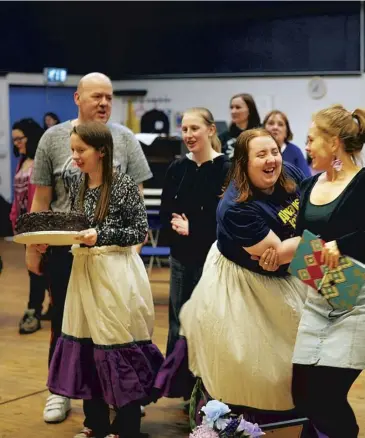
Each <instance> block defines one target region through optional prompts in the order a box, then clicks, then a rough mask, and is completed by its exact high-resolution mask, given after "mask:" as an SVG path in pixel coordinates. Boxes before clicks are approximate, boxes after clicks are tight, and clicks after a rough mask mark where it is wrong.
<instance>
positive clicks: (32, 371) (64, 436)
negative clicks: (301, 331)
mask: <svg viewBox="0 0 365 438" xmlns="http://www.w3.org/2000/svg"><path fill="white" fill-rule="evenodd" d="M0 255H1V256H2V258H3V262H4V270H3V273H2V274H1V275H0V438H14V437H24V438H53V437H55V436H58V437H61V438H72V437H73V435H74V434H75V433H77V432H78V431H79V430H80V428H81V426H82V421H83V414H82V409H81V403H80V402H79V401H73V404H72V406H73V409H72V411H71V413H70V415H69V417H68V418H67V420H66V421H64V422H63V423H61V424H57V425H49V424H46V423H44V422H43V418H42V412H43V408H44V404H45V400H46V398H47V395H48V392H47V390H46V386H45V382H46V378H47V354H48V343H49V335H50V330H49V329H50V324H49V322H43V328H42V330H40V331H38V332H37V333H34V334H32V335H22V336H21V335H19V334H18V330H17V328H18V327H17V326H18V321H19V319H20V317H21V316H22V314H23V311H24V309H25V306H26V303H27V298H28V277H27V272H26V270H25V267H24V249H23V247H22V246H21V245H16V244H13V243H9V242H4V241H0ZM153 280H154V281H153V282H152V288H153V294H154V299H155V304H156V325H155V334H154V341H155V342H156V343H157V345H158V346H159V347H160V349H161V351H163V352H164V350H165V343H166V338H167V324H168V320H167V297H168V283H167V280H168V272H167V271H166V270H160V271H159V270H156V271H155V274H154V277H153ZM156 280H157V282H156ZM364 342H365V340H364ZM364 397H365V375H364V373H363V374H362V375H361V376H360V377H359V379H358V380H357V382H355V384H354V386H353V388H352V390H351V393H350V402H351V404H352V406H353V407H354V409H355V412H356V415H357V418H358V422H359V424H360V428H361V433H360V435H359V437H360V438H365V402H364ZM339 421H341V419H339ZM142 430H143V431H144V432H148V433H149V434H150V435H151V437H152V438H172V437H174V438H180V437H181V438H183V437H184V438H187V437H188V436H189V431H188V424H187V417H186V416H185V415H184V414H183V412H182V401H181V400H167V399H162V400H160V401H159V402H158V403H157V404H153V405H151V406H149V407H147V408H146V417H145V418H144V419H143V422H142Z"/></svg>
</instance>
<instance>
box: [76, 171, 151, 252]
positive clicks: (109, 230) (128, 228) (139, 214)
mask: <svg viewBox="0 0 365 438" xmlns="http://www.w3.org/2000/svg"><path fill="white" fill-rule="evenodd" d="M82 178H83V175H80V177H79V178H75V179H74V180H73V181H72V183H71V186H70V199H71V211H80V210H81V211H83V212H84V213H85V216H86V217H87V219H88V221H89V226H90V228H95V229H96V231H97V233H98V238H97V241H96V245H95V246H104V245H119V246H133V245H138V244H139V243H142V242H143V241H144V239H145V237H146V235H147V231H148V222H147V214H146V208H145V206H144V202H143V199H142V196H141V194H140V192H139V189H138V186H137V184H136V183H135V182H134V181H133V180H132V178H130V177H129V176H128V175H125V174H122V173H116V174H115V176H114V180H113V184H112V191H111V196H110V203H109V211H108V214H107V216H106V218H105V219H104V220H103V221H102V222H101V223H96V222H95V219H94V213H95V210H96V206H97V202H98V199H99V196H100V187H96V188H94V189H87V190H86V193H85V198H84V205H83V209H81V208H80V205H79V198H78V196H79V192H80V185H81V181H82Z"/></svg>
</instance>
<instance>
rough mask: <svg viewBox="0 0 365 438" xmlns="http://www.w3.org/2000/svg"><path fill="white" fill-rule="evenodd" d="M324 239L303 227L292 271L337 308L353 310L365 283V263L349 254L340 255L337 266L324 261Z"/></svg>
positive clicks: (292, 263)
mask: <svg viewBox="0 0 365 438" xmlns="http://www.w3.org/2000/svg"><path fill="white" fill-rule="evenodd" d="M324 244H325V242H324V241H323V240H322V239H320V238H319V237H318V236H315V235H314V234H312V233H311V232H310V231H308V230H304V233H303V236H302V239H301V242H300V244H299V246H298V249H297V251H296V253H295V255H294V258H293V260H292V262H291V264H290V266H289V273H290V274H292V275H294V276H295V277H298V278H299V280H301V281H302V282H303V283H305V284H307V285H308V286H311V287H312V288H313V289H315V290H317V291H318V292H319V293H320V294H321V295H323V296H324V297H325V298H326V299H327V300H328V301H329V303H330V304H331V305H332V307H333V308H334V309H341V310H351V309H352V308H353V307H354V305H355V304H356V300H357V297H358V295H359V293H360V291H361V288H362V286H363V285H364V283H365V265H363V264H362V263H360V262H358V261H356V260H354V259H352V258H351V257H348V256H345V255H344V256H342V257H341V258H340V264H339V266H338V267H337V268H336V269H332V270H329V269H328V267H327V266H326V265H324V264H323V263H321V253H322V249H323V247H324Z"/></svg>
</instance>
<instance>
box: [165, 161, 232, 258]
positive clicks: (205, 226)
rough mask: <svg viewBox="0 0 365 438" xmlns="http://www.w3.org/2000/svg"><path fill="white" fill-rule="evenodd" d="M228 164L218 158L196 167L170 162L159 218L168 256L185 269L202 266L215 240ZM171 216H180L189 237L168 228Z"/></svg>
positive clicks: (186, 162) (195, 165) (188, 162)
mask: <svg viewBox="0 0 365 438" xmlns="http://www.w3.org/2000/svg"><path fill="white" fill-rule="evenodd" d="M229 167H230V160H229V159H228V158H227V157H226V156H225V155H219V156H218V157H216V158H215V159H214V160H211V161H207V162H205V163H203V164H202V165H201V166H198V165H197V164H196V163H195V161H193V160H191V159H190V158H188V157H184V158H181V159H179V160H176V161H174V162H173V163H172V164H171V165H170V167H169V168H168V170H167V174H166V178H165V182H164V187H163V191H162V197H161V208H160V217H161V222H162V225H163V227H164V229H166V231H167V235H168V242H169V245H170V247H171V255H172V257H174V258H176V259H177V260H178V261H180V262H181V263H183V264H185V265H195V266H203V265H204V262H205V259H206V257H207V254H208V252H209V249H210V247H211V246H212V244H213V243H214V242H215V240H216V238H217V237H216V236H217V233H216V227H217V223H216V209H217V205H218V202H219V199H220V198H219V196H220V195H221V194H222V187H223V184H224V182H225V179H226V177H227V173H228V170H229ZM172 213H177V214H182V213H184V214H185V215H186V217H187V218H188V220H189V236H180V235H179V234H178V233H176V231H174V230H172V228H171V223H170V221H171V218H172Z"/></svg>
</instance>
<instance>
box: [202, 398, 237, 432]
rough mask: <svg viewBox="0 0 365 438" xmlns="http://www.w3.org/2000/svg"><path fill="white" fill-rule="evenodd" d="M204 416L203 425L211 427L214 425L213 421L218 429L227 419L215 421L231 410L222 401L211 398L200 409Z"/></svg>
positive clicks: (226, 422)
mask: <svg viewBox="0 0 365 438" xmlns="http://www.w3.org/2000/svg"><path fill="white" fill-rule="evenodd" d="M201 410H202V411H203V412H204V414H205V416H204V418H203V425H206V426H209V427H211V428H213V427H214V423H216V422H217V423H216V427H217V429H218V430H221V429H222V428H224V427H226V426H227V424H228V422H229V420H228V421H225V419H221V420H223V421H219V422H218V421H217V420H218V419H220V417H223V416H224V415H227V414H229V413H230V412H231V410H230V409H229V407H228V406H227V405H225V404H224V403H222V402H220V401H218V400H211V401H209V402H208V403H207V404H206V405H205V406H203V407H202V409H201Z"/></svg>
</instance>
